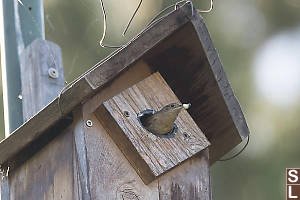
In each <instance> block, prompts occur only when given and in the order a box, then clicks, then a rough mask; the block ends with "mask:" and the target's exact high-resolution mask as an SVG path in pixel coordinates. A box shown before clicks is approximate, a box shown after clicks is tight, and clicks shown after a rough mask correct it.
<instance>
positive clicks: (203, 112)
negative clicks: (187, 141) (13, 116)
mask: <svg viewBox="0 0 300 200" xmlns="http://www.w3.org/2000/svg"><path fill="white" fill-rule="evenodd" d="M192 9H193V8H191V6H190V4H185V5H184V6H182V7H181V8H179V9H177V10H175V11H173V12H171V13H170V14H168V15H167V16H166V17H164V18H163V19H162V20H160V21H159V22H157V23H155V24H154V25H152V26H150V27H149V28H147V30H145V31H143V32H142V33H140V34H139V35H138V36H137V37H136V38H135V39H134V40H132V41H130V42H129V43H128V44H127V45H126V46H125V47H123V48H120V49H118V50H117V51H115V52H114V53H113V54H112V55H110V56H109V57H107V58H106V59H104V60H102V61H101V62H99V63H98V64H96V65H95V66H94V67H93V68H91V69H90V70H89V71H87V72H86V73H84V74H82V75H81V76H80V77H79V78H78V79H76V80H75V81H73V82H72V83H71V84H69V85H68V86H67V87H66V88H65V89H64V90H63V92H62V93H61V95H60V97H58V98H56V99H55V100H54V101H52V102H51V103H50V104H49V105H48V106H46V107H45V108H44V109H43V110H41V111H40V112H39V113H37V114H36V115H35V116H34V117H33V118H31V119H30V120H29V121H27V122H26V123H24V124H23V125H22V126H21V127H19V128H18V129H17V130H15V131H14V132H13V133H12V134H11V135H10V136H9V137H8V138H6V139H5V140H3V141H2V142H1V143H0V163H1V164H3V163H7V162H8V161H11V160H14V159H15V157H16V156H17V155H18V154H19V153H20V152H21V151H22V149H24V148H26V147H28V145H30V144H32V143H34V142H35V141H38V140H39V139H40V138H51V137H54V136H55V134H53V131H49V130H51V128H53V127H54V128H56V132H60V131H57V130H58V129H57V127H58V128H61V129H62V128H63V127H65V126H66V125H68V124H70V122H71V120H70V119H69V118H67V117H65V116H66V114H67V113H70V112H72V111H73V110H74V108H75V107H76V106H77V105H79V104H80V103H82V102H84V101H85V100H86V99H88V98H90V97H92V96H93V95H95V94H96V93H100V92H103V94H104V92H105V94H104V95H106V96H107V97H106V99H109V98H111V97H113V96H114V95H116V94H118V93H114V92H108V93H107V91H109V90H110V88H113V87H114V83H115V82H116V80H117V79H119V81H120V80H121V81H122V80H123V81H124V84H123V87H124V88H119V92H120V91H122V90H124V89H126V88H128V87H130V86H131V85H133V84H135V82H134V81H133V82H132V81H129V82H130V84H131V85H129V83H126V82H127V80H126V79H124V78H123V79H122V76H123V74H124V72H125V71H127V70H128V69H130V68H132V67H137V65H134V64H135V63H136V62H138V61H141V60H142V61H143V62H146V63H147V64H148V65H149V66H150V67H151V70H152V72H153V73H154V72H157V71H158V72H159V73H160V74H161V75H162V77H163V78H164V79H165V81H166V82H167V83H168V85H169V86H170V87H171V88H172V90H173V91H174V93H175V94H176V96H177V97H178V98H179V99H180V100H181V102H190V103H191V104H192V107H191V108H190V109H189V110H188V111H189V114H190V115H191V116H192V118H193V119H194V121H195V122H196V123H197V125H198V126H199V127H200V128H201V130H202V131H203V132H204V133H205V135H206V137H207V138H208V139H209V141H210V143H211V146H210V160H211V163H213V162H214V161H216V160H217V159H219V158H220V157H221V156H223V155H224V154H225V153H227V152H229V151H230V150H231V149H232V148H234V147H235V146H236V145H237V144H239V143H240V142H241V141H242V140H243V139H244V138H245V137H247V135H248V134H249V130H248V127H247V124H246V121H245V118H244V115H243V113H242V110H241V108H240V105H239V103H238V101H237V99H236V97H235V96H234V94H233V91H232V89H231V87H230V84H229V82H228V80H227V78H226V75H225V73H224V70H223V67H222V64H221V62H220V60H219V57H218V54H217V52H216V49H215V48H214V45H213V43H212V41H211V38H210V36H209V33H208V31H207V28H206V26H205V23H204V21H203V18H202V17H201V16H200V15H198V14H197V13H196V12H192ZM134 76H141V78H140V79H141V80H142V79H143V78H144V76H145V74H137V75H134ZM135 80H138V77H137V78H135ZM118 87H119V86H118Z"/></svg>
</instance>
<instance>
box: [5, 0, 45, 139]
mask: <svg viewBox="0 0 300 200" xmlns="http://www.w3.org/2000/svg"><path fill="white" fill-rule="evenodd" d="M22 3H23V5H22V4H21V3H19V2H18V0H0V6H1V10H0V11H2V13H1V14H0V18H1V20H0V23H1V27H0V31H1V33H0V35H1V54H2V55H1V62H2V63H1V65H2V81H3V102H4V120H5V136H6V137H7V136H9V134H10V133H11V132H13V131H14V130H15V129H16V128H18V127H19V126H20V125H22V123H23V114H22V100H21V98H22V94H21V74H20V55H21V53H22V52H23V50H24V48H25V47H26V46H27V45H29V44H30V43H31V42H32V41H33V40H35V39H37V38H41V39H44V38H45V31H44V19H43V18H44V17H43V1H42V0H30V1H27V0H26V1H24V0H23V1H22Z"/></svg>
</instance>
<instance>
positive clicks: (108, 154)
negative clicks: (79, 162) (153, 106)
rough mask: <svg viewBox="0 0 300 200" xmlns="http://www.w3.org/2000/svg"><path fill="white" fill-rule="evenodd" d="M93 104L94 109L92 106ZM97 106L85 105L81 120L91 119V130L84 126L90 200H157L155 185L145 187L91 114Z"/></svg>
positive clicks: (156, 186) (91, 103)
mask: <svg viewBox="0 0 300 200" xmlns="http://www.w3.org/2000/svg"><path fill="white" fill-rule="evenodd" d="M95 105H96V106H95ZM97 106H98V105H97V103H96V104H94V103H93V102H89V103H86V104H85V105H84V109H83V110H84V113H83V116H84V121H86V120H88V119H89V120H91V121H92V122H93V126H92V127H87V126H85V129H84V130H85V139H86V148H87V159H88V164H89V186H90V191H91V199H103V200H104V199H107V200H110V199H114V200H142V199H145V200H158V199H159V195H158V185H157V182H156V181H154V182H152V183H151V184H149V185H145V184H144V183H143V181H142V180H141V178H140V177H139V176H138V174H137V173H136V172H135V170H134V169H133V168H132V166H131V165H130V164H129V162H128V161H127V159H126V158H125V157H124V155H123V154H122V152H121V151H120V150H119V148H118V147H117V146H116V144H115V143H114V142H113V140H112V139H111V137H110V136H109V135H108V134H107V132H106V130H105V128H104V127H103V124H101V123H100V122H99V121H98V120H97V118H96V116H95V115H94V114H93V113H90V112H88V111H89V110H94V109H95V108H96V107H97Z"/></svg>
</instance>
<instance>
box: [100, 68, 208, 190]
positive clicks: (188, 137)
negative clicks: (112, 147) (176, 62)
mask: <svg viewBox="0 0 300 200" xmlns="http://www.w3.org/2000/svg"><path fill="white" fill-rule="evenodd" d="M170 103H180V102H179V100H178V98H177V97H176V95H175V94H174V93H173V91H172V90H171V89H170V87H169V86H168V84H167V83H166V82H165V80H164V79H163V78H162V76H161V75H160V73H158V72H157V73H154V74H152V75H151V76H149V77H148V78H146V79H144V80H143V81H141V82H139V83H137V84H136V85H134V86H132V87H131V88H128V89H126V90H124V91H123V92H121V93H120V94H118V95H116V96H114V97H113V98H111V99H109V100H108V101H106V102H104V103H103V105H101V106H100V107H99V108H98V109H97V110H96V111H95V115H96V116H97V118H98V120H99V121H100V122H101V123H102V124H103V126H104V127H105V129H106V130H107V132H108V134H110V136H111V138H112V139H113V140H114V142H115V143H116V144H117V146H118V147H119V148H120V150H121V151H122V152H123V154H124V155H125V157H126V158H127V159H128V161H129V162H130V163H131V165H132V166H133V167H134V169H135V170H136V172H137V173H138V174H139V175H140V177H141V178H142V180H143V181H144V182H145V183H146V184H148V183H150V182H151V181H153V180H154V179H155V178H156V177H158V176H160V175H161V174H163V173H164V172H166V171H168V170H170V169H172V168H173V167H175V166H177V165H179V164H180V163H182V162H183V161H185V160H186V159H188V158H190V157H192V156H193V155H195V154H197V153H198V152H200V151H202V150H203V149H205V148H206V147H208V146H209V145H210V143H209V141H208V140H207V138H206V137H205V135H204V134H203V132H202V131H201V130H200V128H199V127H198V126H197V125H196V123H195V122H194V121H193V119H192V117H191V116H190V115H189V114H188V112H187V111H186V110H184V109H182V110H181V112H180V113H179V115H178V117H177V119H176V121H175V124H176V126H177V131H176V132H175V134H173V135H171V136H169V137H161V136H157V135H154V134H152V133H150V132H149V131H147V130H146V129H145V128H144V127H143V126H142V125H141V123H140V121H139V120H138V113H140V112H142V111H144V110H146V109H152V110H156V111H157V110H159V109H161V108H162V107H164V106H165V105H168V104H170ZM192 106H193V105H192Z"/></svg>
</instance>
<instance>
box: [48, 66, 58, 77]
mask: <svg viewBox="0 0 300 200" xmlns="http://www.w3.org/2000/svg"><path fill="white" fill-rule="evenodd" d="M48 75H49V76H50V77H51V78H54V79H56V78H58V71H57V70H56V69H55V68H53V67H51V68H49V69H48Z"/></svg>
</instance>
